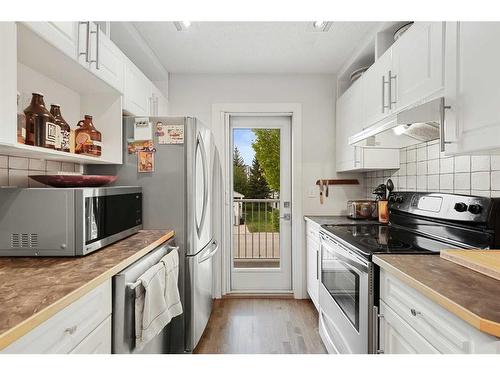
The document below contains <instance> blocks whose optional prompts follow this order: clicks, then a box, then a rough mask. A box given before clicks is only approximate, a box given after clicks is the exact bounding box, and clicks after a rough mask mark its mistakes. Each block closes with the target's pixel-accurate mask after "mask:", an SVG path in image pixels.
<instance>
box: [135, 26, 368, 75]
mask: <svg viewBox="0 0 500 375" xmlns="http://www.w3.org/2000/svg"><path fill="white" fill-rule="evenodd" d="M377 25H378V23H377V22H333V23H332V24H331V27H330V29H329V30H328V31H327V32H318V31H315V30H314V28H313V26H312V22H192V24H191V27H189V28H188V29H187V30H186V31H177V29H176V27H175V25H174V23H173V22H134V23H133V26H134V27H135V29H136V30H137V31H138V34H139V35H140V36H141V37H142V39H143V40H144V41H145V42H146V43H147V44H148V45H149V47H150V48H151V50H152V51H153V53H154V54H155V55H156V56H157V57H158V60H159V62H160V63H161V64H162V65H163V66H164V67H165V68H166V70H168V71H169V72H171V73H233V74H235V73H336V72H337V71H338V70H339V69H340V68H341V66H342V65H343V64H344V62H345V61H346V60H347V59H348V58H349V57H350V55H352V53H353V52H354V51H355V49H356V47H357V46H358V45H359V43H360V42H362V41H364V40H365V38H366V37H367V36H368V35H369V34H370V33H371V32H373V31H374V30H375V28H376V27H377ZM128 54H129V55H130V53H128ZM132 54H133V53H132ZM129 57H130V58H131V59H132V60H134V61H135V58H134V57H133V56H129Z"/></svg>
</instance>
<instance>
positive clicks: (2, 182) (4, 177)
mask: <svg viewBox="0 0 500 375" xmlns="http://www.w3.org/2000/svg"><path fill="white" fill-rule="evenodd" d="M0 186H9V170H8V169H7V168H2V169H0Z"/></svg>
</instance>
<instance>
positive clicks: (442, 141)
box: [439, 98, 451, 152]
mask: <svg viewBox="0 0 500 375" xmlns="http://www.w3.org/2000/svg"><path fill="white" fill-rule="evenodd" d="M447 109H451V106H449V105H445V103H444V98H441V101H440V103H439V113H440V121H439V122H440V124H439V125H440V130H441V134H440V137H439V142H440V145H441V152H445V151H446V145H447V144H450V143H451V142H450V141H447V140H446V136H445V129H444V123H445V117H446V113H445V111H446V110H447Z"/></svg>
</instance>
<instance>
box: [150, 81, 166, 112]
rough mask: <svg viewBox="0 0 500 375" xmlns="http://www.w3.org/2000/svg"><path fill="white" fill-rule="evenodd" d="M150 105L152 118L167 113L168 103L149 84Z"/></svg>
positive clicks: (160, 93)
mask: <svg viewBox="0 0 500 375" xmlns="http://www.w3.org/2000/svg"><path fill="white" fill-rule="evenodd" d="M151 91H152V92H151V104H152V111H151V115H152V116H165V115H166V114H167V113H168V101H167V99H166V98H165V96H164V95H163V93H162V92H161V91H160V90H159V89H158V88H157V87H156V86H155V85H154V84H151Z"/></svg>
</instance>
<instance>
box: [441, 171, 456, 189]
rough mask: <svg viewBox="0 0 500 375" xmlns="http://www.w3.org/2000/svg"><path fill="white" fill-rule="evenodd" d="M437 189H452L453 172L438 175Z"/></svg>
mask: <svg viewBox="0 0 500 375" xmlns="http://www.w3.org/2000/svg"><path fill="white" fill-rule="evenodd" d="M439 189H440V190H441V191H442V190H453V173H448V174H441V175H439Z"/></svg>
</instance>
